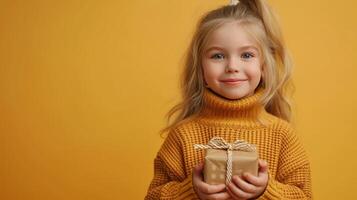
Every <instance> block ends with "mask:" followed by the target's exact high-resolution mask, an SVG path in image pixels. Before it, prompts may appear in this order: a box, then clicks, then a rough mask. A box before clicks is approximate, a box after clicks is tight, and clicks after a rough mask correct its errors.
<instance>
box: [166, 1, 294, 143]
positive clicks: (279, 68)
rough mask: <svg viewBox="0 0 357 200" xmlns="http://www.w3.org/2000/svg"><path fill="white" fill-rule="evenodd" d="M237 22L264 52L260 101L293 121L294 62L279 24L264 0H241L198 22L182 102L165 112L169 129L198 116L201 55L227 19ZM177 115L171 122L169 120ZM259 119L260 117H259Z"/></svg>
mask: <svg viewBox="0 0 357 200" xmlns="http://www.w3.org/2000/svg"><path fill="white" fill-rule="evenodd" d="M232 21H237V23H239V24H240V25H241V26H242V27H244V29H245V30H246V31H248V33H249V34H250V35H252V36H253V38H254V39H255V40H256V41H257V43H258V45H259V47H260V51H261V53H262V55H263V56H262V60H263V62H262V63H263V70H262V79H261V82H260V83H259V85H258V87H263V88H264V91H265V92H264V94H263V96H262V98H261V100H260V102H261V104H262V105H263V106H264V107H265V109H266V110H267V112H269V113H271V114H272V115H275V116H277V117H279V118H281V119H284V120H286V121H288V122H290V121H291V102H290V99H289V98H288V94H287V92H288V91H289V90H290V89H294V86H293V84H292V81H291V70H292V62H291V59H290V56H289V54H288V52H287V49H286V47H285V44H284V40H283V37H282V33H281V30H280V26H279V24H278V22H277V19H276V17H275V15H274V13H273V12H272V10H271V8H270V7H269V5H268V4H267V2H266V1H265V0H240V2H239V3H238V4H237V5H226V6H222V7H220V8H218V9H215V10H212V11H210V12H208V13H207V14H206V15H204V16H203V17H202V18H201V19H200V20H199V22H198V24H197V27H196V31H195V33H194V35H193V38H192V40H191V43H190V45H189V47H188V49H187V51H186V55H185V63H184V69H183V71H182V74H181V80H180V86H181V95H182V101H181V102H179V103H178V104H177V105H175V106H174V107H173V108H172V109H171V110H170V111H169V112H168V113H167V115H166V117H167V124H168V125H167V126H166V127H165V128H163V129H162V130H161V136H162V134H163V133H165V132H168V131H169V130H170V129H172V128H174V127H175V126H177V125H179V124H181V123H184V122H186V121H189V120H190V119H192V118H194V117H196V116H197V115H198V114H199V112H200V111H201V109H202V107H203V92H204V87H205V86H204V84H205V83H204V78H203V70H202V64H201V60H202V54H203V51H204V49H205V47H206V45H207V42H208V40H209V37H210V35H211V34H212V32H213V31H215V30H217V29H218V28H219V27H221V26H222V25H223V24H225V23H227V22H232ZM175 114H176V115H175ZM174 115H175V118H174V120H173V121H172V122H170V119H171V118H172V117H173V116H174ZM258 121H259V122H262V121H260V119H258Z"/></svg>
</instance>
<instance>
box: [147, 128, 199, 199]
mask: <svg viewBox="0 0 357 200" xmlns="http://www.w3.org/2000/svg"><path fill="white" fill-rule="evenodd" d="M153 199H155V200H157V199H165V200H169V199H198V198H197V196H196V194H195V192H194V190H193V187H192V175H191V174H189V175H187V176H186V175H185V170H184V159H183V153H182V146H181V143H180V140H179V139H178V137H177V135H176V134H175V133H169V135H168V137H167V138H166V139H165V141H164V143H163V145H162V146H161V148H160V150H159V152H158V153H157V155H156V158H155V159H154V177H153V179H152V181H151V183H150V186H149V189H148V191H147V194H146V197H145V200H153Z"/></svg>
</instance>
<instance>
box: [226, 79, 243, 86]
mask: <svg viewBox="0 0 357 200" xmlns="http://www.w3.org/2000/svg"><path fill="white" fill-rule="evenodd" d="M244 81H246V80H235V81H221V82H222V83H224V84H226V85H238V84H241V83H243V82H244Z"/></svg>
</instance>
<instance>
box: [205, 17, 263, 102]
mask: <svg viewBox="0 0 357 200" xmlns="http://www.w3.org/2000/svg"><path fill="white" fill-rule="evenodd" d="M261 65H262V62H261V55H260V53H259V49H258V45H257V44H256V42H254V40H253V39H252V38H251V37H249V35H248V33H247V32H246V31H245V30H244V29H243V28H242V27H241V26H240V25H239V24H238V23H237V22H236V21H234V22H228V23H225V24H224V25H223V26H221V27H220V28H218V29H217V30H215V31H214V32H213V33H212V35H211V37H210V38H209V41H208V44H207V48H205V50H204V53H203V56H202V67H203V73H204V79H205V82H206V85H207V87H209V88H211V89H212V90H213V91H214V92H215V93H217V94H219V95H221V96H223V97H225V98H227V99H240V98H243V97H247V96H251V95H252V94H254V90H255V89H256V87H257V86H258V84H259V82H260V78H261V74H262V67H261Z"/></svg>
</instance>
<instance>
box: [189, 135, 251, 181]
mask: <svg viewBox="0 0 357 200" xmlns="http://www.w3.org/2000/svg"><path fill="white" fill-rule="evenodd" d="M193 146H194V148H195V149H221V150H227V172H226V185H228V184H229V183H230V182H231V181H232V151H233V150H239V151H246V152H252V151H256V149H255V146H254V145H251V144H249V143H248V142H246V141H243V140H236V141H235V142H233V143H227V142H226V141H225V140H224V139H223V138H221V137H213V138H212V139H211V140H210V141H209V142H208V144H206V145H204V144H194V145H193Z"/></svg>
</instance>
